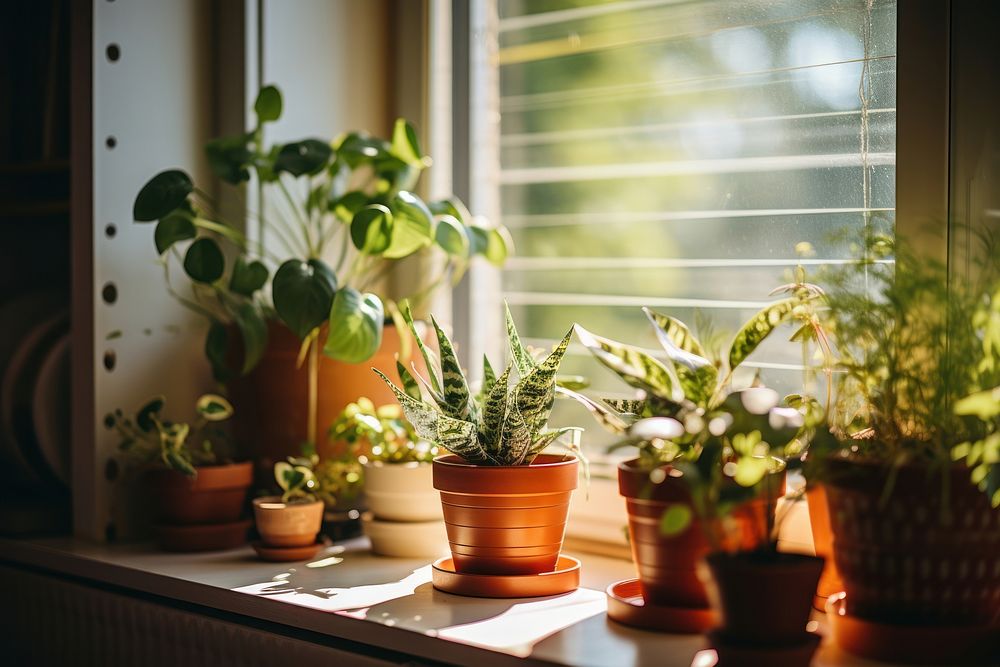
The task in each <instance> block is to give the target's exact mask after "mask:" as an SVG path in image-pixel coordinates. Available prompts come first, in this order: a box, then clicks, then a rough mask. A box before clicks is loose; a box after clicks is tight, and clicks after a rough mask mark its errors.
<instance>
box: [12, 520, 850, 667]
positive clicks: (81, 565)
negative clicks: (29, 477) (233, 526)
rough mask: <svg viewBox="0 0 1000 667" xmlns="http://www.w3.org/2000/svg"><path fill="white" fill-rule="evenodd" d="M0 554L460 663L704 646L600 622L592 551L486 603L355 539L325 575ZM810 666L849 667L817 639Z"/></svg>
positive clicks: (73, 546)
mask: <svg viewBox="0 0 1000 667" xmlns="http://www.w3.org/2000/svg"><path fill="white" fill-rule="evenodd" d="M0 553H2V556H0V560H5V561H8V562H12V563H13V564H15V565H17V564H19V565H22V566H26V567H30V568H33V569H41V570H45V571H48V572H51V573H54V574H61V575H64V576H70V577H73V578H75V579H80V580H87V581H90V582H93V583H97V584H100V585H104V586H108V585H111V586H115V587H117V588H119V589H121V590H122V592H125V593H129V592H132V593H138V594H143V595H153V596H158V597H160V598H163V599H166V600H170V601H178V602H180V603H184V604H193V605H199V606H202V607H207V608H211V609H217V610H220V611H223V612H226V613H229V614H236V615H239V616H241V617H246V618H249V619H253V620H254V621H257V622H261V621H262V622H265V623H267V624H269V625H270V624H273V626H272V627H273V629H274V630H275V631H277V632H280V631H281V629H280V628H281V626H286V627H291V628H295V629H297V630H305V631H311V632H315V633H319V634H322V635H327V636H329V637H331V638H334V639H341V640H346V641H351V642H357V643H360V644H364V645H368V646H370V647H378V648H381V649H386V650H391V651H397V652H399V653H403V654H407V655H412V656H414V657H417V658H423V659H429V660H434V661H439V662H445V663H451V664H458V665H467V664H476V665H482V666H483V667H487V666H489V665H497V666H498V667H502V666H505V665H525V664H528V665H531V664H547V665H595V666H596V665H658V666H663V667H674V666H676V667H688V666H689V665H691V664H692V659H693V658H694V656H695V655H696V654H697V653H698V651H699V650H701V649H702V648H703V647H704V639H703V638H702V637H700V636H696V635H692V636H680V635H663V634H655V633H650V632H643V631H639V630H633V629H630V628H627V627H624V626H621V625H618V624H616V623H614V622H611V621H608V620H607V619H606V617H605V615H604V609H605V597H604V594H603V591H604V589H605V588H606V587H607V585H608V584H610V583H612V582H614V581H617V580H620V579H625V578H628V577H631V576H634V575H633V570H632V565H631V564H630V563H628V562H626V561H623V560H620V559H615V558H606V557H603V556H597V555H587V556H585V557H584V559H583V560H584V564H583V569H582V575H581V577H582V581H581V583H582V588H581V589H580V590H579V591H577V592H575V593H573V594H570V595H566V596H561V597H557V598H548V599H537V598H536V599H521V600H488V599H482V598H466V597H460V596H453V595H449V594H446V593H441V592H439V591H437V590H435V589H434V588H433V587H432V586H431V584H430V583H429V580H430V573H429V567H428V566H427V563H426V562H425V561H418V560H412V559H389V558H380V557H376V556H372V555H370V554H369V553H368V551H367V543H366V541H365V540H363V539H359V540H354V541H351V542H349V543H346V544H345V545H343V550H342V551H341V547H331V548H330V549H328V550H327V551H326V552H321V554H320V555H318V556H317V561H319V560H321V559H323V558H330V557H331V556H336V558H335V559H333V560H331V561H330V562H331V564H329V565H326V566H324V567H317V566H316V561H314V562H313V567H308V566H307V565H306V564H302V563H292V564H291V566H290V567H289V566H288V565H285V564H276V563H265V562H262V561H260V560H258V559H257V558H256V557H255V556H254V554H253V552H252V551H251V549H250V548H249V547H243V548H241V549H237V550H233V551H226V552H216V553H209V554H181V555H179V554H167V553H163V552H159V551H156V550H154V549H153V548H152V547H151V546H148V545H120V546H103V545H97V544H92V543H88V542H83V541H78V540H72V539H44V540H43V539H39V540H16V541H15V540H0ZM336 559H342V560H341V561H339V562H336V563H335V564H332V563H334V562H335V561H336ZM522 658H528V661H527V662H526V661H525V660H523V659H522ZM699 664H701V665H710V664H711V661H709V662H707V663H706V662H700V663H699ZM814 664H815V665H817V666H819V667H823V666H830V667H833V666H835V665H846V664H856V662H854V660H853V659H852V658H851V656H849V655H847V654H844V653H841V652H840V651H839V650H838V649H837V648H836V647H834V646H833V645H832V644H831V643H830V642H829V641H825V642H824V645H823V647H822V648H821V650H820V653H819V654H818V655H817V658H816V661H815V662H814Z"/></svg>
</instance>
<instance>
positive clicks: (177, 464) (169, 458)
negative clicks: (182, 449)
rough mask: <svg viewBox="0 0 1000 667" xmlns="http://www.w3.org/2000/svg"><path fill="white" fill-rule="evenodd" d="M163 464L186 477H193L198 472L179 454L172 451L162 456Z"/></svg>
mask: <svg viewBox="0 0 1000 667" xmlns="http://www.w3.org/2000/svg"><path fill="white" fill-rule="evenodd" d="M163 459H164V462H165V463H166V464H167V466H168V467H169V468H171V469H173V470H176V471H177V472H179V473H181V474H182V475H185V476H187V477H195V476H196V475H197V474H198V471H197V470H195V469H194V466H192V465H191V462H190V461H188V460H187V459H186V458H185V457H184V456H182V455H181V454H179V453H177V452H174V451H167V452H165V453H164V454H163Z"/></svg>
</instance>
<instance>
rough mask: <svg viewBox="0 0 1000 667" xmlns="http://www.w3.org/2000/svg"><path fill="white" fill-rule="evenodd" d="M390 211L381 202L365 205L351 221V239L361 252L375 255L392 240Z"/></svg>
mask: <svg viewBox="0 0 1000 667" xmlns="http://www.w3.org/2000/svg"><path fill="white" fill-rule="evenodd" d="M392 227H393V220H392V212H391V211H389V209H387V208H386V207H385V206H382V205H381V204H372V205H371V206H366V207H365V208H363V209H361V210H360V211H358V212H357V213H356V214H355V215H354V219H353V220H352V221H351V241H353V242H354V247H355V248H357V249H358V250H360V251H361V252H363V253H366V254H369V255H377V254H379V253H381V252H383V251H384V250H385V249H386V248H388V247H389V243H390V241H392Z"/></svg>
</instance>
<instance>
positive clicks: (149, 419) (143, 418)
mask: <svg viewBox="0 0 1000 667" xmlns="http://www.w3.org/2000/svg"><path fill="white" fill-rule="evenodd" d="M166 402H167V399H165V398H164V397H163V396H157V397H155V398H152V399H150V400H149V401H147V402H146V404H145V405H143V406H142V407H141V408H139V410H138V411H136V413H135V425H136V426H138V427H139V428H140V429H142V430H143V431H145V432H147V433H148V432H150V431H152V430H153V429H155V428H156V423H155V422H154V421H153V418H154V417H158V416H159V414H160V410H162V409H163V406H164V404H165V403H166Z"/></svg>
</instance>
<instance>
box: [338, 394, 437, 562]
mask: <svg viewBox="0 0 1000 667" xmlns="http://www.w3.org/2000/svg"><path fill="white" fill-rule="evenodd" d="M329 436H330V439H331V440H336V441H340V442H345V443H347V444H348V446H349V447H351V448H352V449H353V450H354V451H357V452H358V458H359V459H360V460H361V462H362V464H363V465H364V470H365V473H364V477H365V482H364V493H365V502H366V506H367V508H368V510H369V513H368V514H365V515H364V516H363V517H362V522H363V524H364V529H365V534H366V535H367V536H368V538H369V539H370V540H371V543H372V552H373V553H376V554H379V555H382V556H398V557H408V558H419V557H424V556H439V555H441V552H442V549H443V548H444V545H445V544H446V542H447V538H446V536H445V531H444V523H443V522H442V515H441V502H440V500H439V499H438V495H437V491H435V490H434V485H433V479H432V468H431V462H432V461H433V460H434V457H435V456H437V455H438V448H437V446H435V445H433V444H432V443H430V442H428V441H426V440H422V439H421V438H419V437H418V436H417V434H416V432H415V431H414V430H413V426H412V425H411V424H410V423H409V422H408V421H406V419H405V418H404V417H403V413H402V410H401V409H400V407H399V405H398V404H396V403H392V404H389V405H382V406H379V407H378V408H376V407H375V405H374V404H373V403H372V402H371V401H370V400H369V399H368V398H365V397H361V398H359V399H358V400H357V402H355V403H351V404H350V405H348V406H347V407H346V408H345V409H344V412H343V413H341V415H340V417H338V418H337V421H335V422H334V423H333V425H332V426H331V427H330V432H329Z"/></svg>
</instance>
